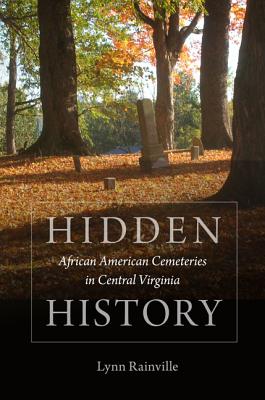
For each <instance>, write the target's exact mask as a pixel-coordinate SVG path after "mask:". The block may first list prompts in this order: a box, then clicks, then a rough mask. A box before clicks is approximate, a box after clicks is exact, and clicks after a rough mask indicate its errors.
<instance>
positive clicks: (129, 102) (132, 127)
mask: <svg viewBox="0 0 265 400" xmlns="http://www.w3.org/2000/svg"><path fill="white" fill-rule="evenodd" d="M136 101H137V94H136V93H126V94H124V95H123V96H122V97H120V98H119V99H114V98H112V99H109V101H108V103H106V102H104V103H102V102H98V103H94V104H92V105H89V106H88V108H87V113H85V114H84V115H83V118H84V122H83V124H84V125H85V136H86V138H87V139H88V138H89V139H90V140H91V141H92V142H93V146H94V150H95V152H97V153H105V152H108V151H109V150H111V149H113V148H116V147H123V148H125V149H129V148H130V147H131V146H141V139H140V131H139V124H138V115H137V109H136ZM83 106H84V104H83ZM81 125H82V124H81ZM82 133H84V131H83V132H82Z"/></svg>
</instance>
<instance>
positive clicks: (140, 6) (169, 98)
mask: <svg viewBox="0 0 265 400" xmlns="http://www.w3.org/2000/svg"><path fill="white" fill-rule="evenodd" d="M147 3H151V8H152V10H150V11H149V12H148V7H146V6H147ZM189 3H190V5H193V9H194V10H195V12H194V13H193V15H191V10H190V9H189V12H188V15H189V16H190V18H188V19H189V21H190V22H189V23H188V25H183V23H182V22H183V21H181V15H183V13H184V14H185V13H187V6H188V5H189ZM202 4H203V1H192V2H186V1H185V2H182V1H180V0H172V1H165V0H154V1H151V2H141V1H139V0H134V8H135V10H136V13H137V15H138V17H139V18H140V20H141V21H143V22H144V23H145V24H147V25H148V26H149V27H150V28H151V29H152V35H153V44H154V48H155V56H156V75H157V100H156V122H157V130H158V134H159V137H160V140H161V142H162V144H163V146H164V148H165V149H172V148H173V147H174V100H173V97H174V96H173V71H174V68H175V66H176V63H177V61H178V60H179V56H180V53H181V51H182V50H183V46H184V43H185V42H186V40H187V38H188V37H189V36H190V34H191V33H193V32H194V30H195V28H196V26H197V23H198V21H199V18H200V15H201V10H202ZM196 11H197V12H196Z"/></svg>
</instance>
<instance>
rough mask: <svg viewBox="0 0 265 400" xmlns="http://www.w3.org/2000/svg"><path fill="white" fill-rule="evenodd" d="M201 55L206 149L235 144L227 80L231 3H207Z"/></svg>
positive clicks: (221, 1)
mask: <svg viewBox="0 0 265 400" xmlns="http://www.w3.org/2000/svg"><path fill="white" fill-rule="evenodd" d="M205 9H206V14H205V16H204V29H203V38H202V53H201V82H200V86H201V90H200V93H201V112H202V141H203V144H204V147H205V148H206V149H220V148H223V147H227V146H230V145H231V144H232V131H231V124H230V119H229V115H228V100H227V80H228V56H229V25H230V9H231V0H220V1H216V0H206V2H205Z"/></svg>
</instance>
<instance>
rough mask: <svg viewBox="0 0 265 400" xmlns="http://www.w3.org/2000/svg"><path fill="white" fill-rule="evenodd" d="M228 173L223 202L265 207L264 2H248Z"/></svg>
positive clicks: (249, 0)
mask: <svg viewBox="0 0 265 400" xmlns="http://www.w3.org/2000/svg"><path fill="white" fill-rule="evenodd" d="M233 135H234V145H233V157H232V166H231V172H230V175H229V177H228V180H227V182H226V183H225V185H224V187H223V189H222V190H221V192H220V193H219V197H220V198H222V199H232V200H237V201H239V202H240V203H242V204H244V205H248V206H252V205H256V204H265V2H264V0H248V3H247V12H246V19H245V24H244V29H243V38H242V44H241V49H240V54H239V64H238V69H237V75H236V81H235V98H234V119H233Z"/></svg>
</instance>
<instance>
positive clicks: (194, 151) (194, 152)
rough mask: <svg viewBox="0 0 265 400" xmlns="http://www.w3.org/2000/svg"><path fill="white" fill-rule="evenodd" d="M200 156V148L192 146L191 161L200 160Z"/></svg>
mask: <svg viewBox="0 0 265 400" xmlns="http://www.w3.org/2000/svg"><path fill="white" fill-rule="evenodd" d="M199 156H200V148H199V146H192V148H191V160H192V161H194V160H199V158H200V157H199Z"/></svg>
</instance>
